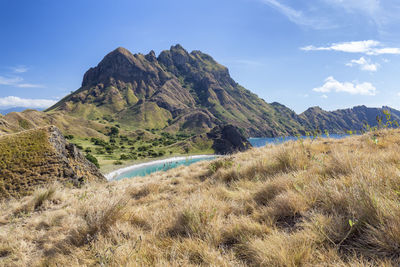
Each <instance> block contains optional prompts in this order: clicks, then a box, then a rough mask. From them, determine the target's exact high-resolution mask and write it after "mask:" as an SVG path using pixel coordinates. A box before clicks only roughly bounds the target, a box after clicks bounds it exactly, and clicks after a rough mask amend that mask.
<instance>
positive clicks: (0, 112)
mask: <svg viewBox="0 0 400 267" xmlns="http://www.w3.org/2000/svg"><path fill="white" fill-rule="evenodd" d="M26 109H30V108H25V107H14V108H8V109H0V114H2V115H7V114H8V113H11V112H22V111H24V110H26ZM35 110H38V111H42V110H44V109H40V108H35Z"/></svg>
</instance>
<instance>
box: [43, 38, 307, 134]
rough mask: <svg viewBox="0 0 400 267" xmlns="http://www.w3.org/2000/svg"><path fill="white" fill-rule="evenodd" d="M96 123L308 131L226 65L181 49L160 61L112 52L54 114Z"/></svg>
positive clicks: (173, 49)
mask: <svg viewBox="0 0 400 267" xmlns="http://www.w3.org/2000/svg"><path fill="white" fill-rule="evenodd" d="M54 111H62V112H65V113H66V114H70V115H73V116H80V117H83V118H87V119H90V120H98V119H102V118H105V117H106V118H109V119H110V120H115V121H117V122H119V123H120V124H121V125H122V126H123V127H127V128H132V129H135V128H138V127H141V128H157V129H165V130H167V131H174V132H176V131H184V132H190V133H204V132H208V131H209V130H210V129H212V128H213V127H214V126H216V125H223V124H227V123H230V124H234V125H235V126H237V127H239V128H241V129H243V131H244V132H245V133H246V134H247V135H249V136H275V135H282V134H294V133H295V132H297V131H298V130H300V131H302V130H304V129H303V127H302V126H301V125H300V124H299V123H298V121H297V120H296V119H295V118H294V117H295V116H294V117H293V115H292V113H293V114H294V112H293V111H291V110H290V109H288V108H286V107H284V108H281V109H280V110H278V109H276V108H275V107H274V106H273V105H270V104H268V103H266V102H265V101H264V100H262V99H260V98H258V97H257V96H256V95H255V94H253V93H251V92H250V91H248V90H247V89H245V88H243V87H241V86H240V85H238V84H237V83H236V82H235V81H234V80H233V79H232V78H231V77H230V75H229V71H228V69H227V68H226V67H224V66H222V65H220V64H218V63H217V62H216V61H215V60H214V59H213V58H212V57H210V56H209V55H206V54H204V53H202V52H200V51H193V52H191V53H188V52H187V51H186V50H185V49H183V48H182V47H181V46H180V45H176V46H172V47H171V49H170V50H166V51H163V52H161V54H160V55H159V56H158V58H157V57H156V55H155V53H154V52H153V51H152V52H150V53H149V54H147V55H142V54H132V53H130V52H129V51H128V50H126V49H124V48H118V49H116V50H114V51H113V52H111V53H109V54H108V55H106V56H105V57H104V59H103V60H102V61H101V62H100V63H99V64H98V66H97V67H95V68H91V69H89V70H88V71H87V72H86V74H85V75H84V78H83V82H82V87H81V88H80V89H78V90H77V91H76V92H74V93H72V94H71V95H68V96H67V97H65V98H64V99H62V100H61V101H60V102H58V103H57V104H56V105H54V106H53V107H51V108H50V109H49V110H48V112H54Z"/></svg>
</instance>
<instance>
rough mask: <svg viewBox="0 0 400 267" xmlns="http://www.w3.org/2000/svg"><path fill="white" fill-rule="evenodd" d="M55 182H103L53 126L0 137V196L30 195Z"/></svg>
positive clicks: (79, 153) (83, 157)
mask: <svg viewBox="0 0 400 267" xmlns="http://www.w3.org/2000/svg"><path fill="white" fill-rule="evenodd" d="M56 181H59V182H62V183H64V184H67V183H70V184H72V185H75V186H78V185H82V184H83V183H85V182H86V181H105V178H104V176H103V175H102V174H101V173H100V172H99V171H98V170H97V168H96V167H95V166H94V165H93V164H92V163H90V162H89V161H88V160H86V158H85V156H83V154H82V153H81V152H79V150H78V149H77V148H76V147H75V146H73V145H71V144H68V143H67V142H66V140H65V139H64V137H63V135H62V134H61V132H60V131H59V130H58V129H57V128H56V127H54V126H50V127H45V128H37V129H33V130H28V131H23V132H20V133H17V134H8V135H4V136H0V199H3V198H9V197H20V196H24V195H27V194H30V193H31V192H32V191H34V189H35V188H37V187H38V186H45V185H48V184H51V183H54V182H56Z"/></svg>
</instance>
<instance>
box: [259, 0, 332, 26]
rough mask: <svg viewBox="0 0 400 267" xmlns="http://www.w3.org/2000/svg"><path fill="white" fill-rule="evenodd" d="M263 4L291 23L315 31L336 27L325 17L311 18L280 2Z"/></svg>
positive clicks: (266, 1)
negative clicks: (279, 13) (275, 10)
mask: <svg viewBox="0 0 400 267" xmlns="http://www.w3.org/2000/svg"><path fill="white" fill-rule="evenodd" d="M261 2H263V3H265V4H267V5H269V6H272V7H273V8H275V9H277V10H278V11H279V12H281V13H282V14H283V15H285V16H286V17H287V18H288V19H289V20H290V21H291V22H293V23H296V24H298V25H302V26H308V27H311V28H314V29H330V28H334V27H335V25H333V24H332V23H330V22H328V21H327V20H326V19H324V17H323V16H322V17H315V16H309V15H306V14H305V13H303V12H302V11H300V10H296V9H294V8H292V7H290V6H288V5H285V4H282V3H281V2H279V1H278V0H261Z"/></svg>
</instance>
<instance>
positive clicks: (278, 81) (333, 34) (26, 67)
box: [0, 0, 400, 113]
mask: <svg viewBox="0 0 400 267" xmlns="http://www.w3.org/2000/svg"><path fill="white" fill-rule="evenodd" d="M399 11H400V2H399V1H396V0H380V1H379V0H230V1H227V0H218V1H217V0H201V1H197V0H191V1H187V0H186V1H185V0H168V1H167V0H146V1H136V0H129V1H128V0H112V1H111V0H79V1H78V0H69V1H54V0H35V1H31V0H25V1H24V0H0V34H1V39H0V40H1V41H0V109H3V108H9V107H11V106H30V107H46V106H48V105H50V104H51V103H53V102H54V101H56V100H57V99H60V98H61V97H63V96H65V95H66V94H68V93H69V92H71V91H74V90H76V89H78V88H79V86H80V84H81V81H82V77H83V74H84V72H85V71H86V70H87V69H89V68H90V67H93V66H96V65H97V63H98V62H99V61H100V60H101V59H102V58H103V57H104V56H105V55H106V54H107V53H108V52H110V51H112V50H113V49H115V48H116V47H118V46H123V47H125V48H127V49H129V50H130V51H131V52H133V53H148V52H149V51H150V50H152V49H153V50H155V51H156V53H157V54H158V53H159V52H160V51H162V50H164V49H169V47H170V46H171V45H174V44H177V43H179V44H181V45H182V46H184V47H185V48H186V49H187V50H189V51H191V50H201V51H203V52H205V53H208V54H210V55H211V56H213V57H214V58H215V59H216V60H217V61H219V62H220V63H222V64H224V65H226V66H227V67H228V68H229V70H230V73H231V75H232V77H233V78H234V79H235V80H236V81H237V82H239V83H240V84H242V85H243V86H244V87H246V88H248V89H250V90H251V91H253V92H254V93H256V94H258V95H259V96H260V97H262V98H263V99H265V100H266V101H267V102H274V101H278V102H280V103H282V104H284V105H286V106H288V107H289V108H292V109H294V110H295V111H296V112H298V113H300V112H303V111H304V110H305V109H307V108H308V107H310V106H320V107H322V108H324V109H327V110H334V109H338V108H347V107H352V106H354V105H360V104H365V105H367V106H375V107H376V106H382V105H389V106H392V107H394V108H397V109H400V75H399V74H400V71H399V70H400V27H399V26H400V17H399V16H398V14H399Z"/></svg>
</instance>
